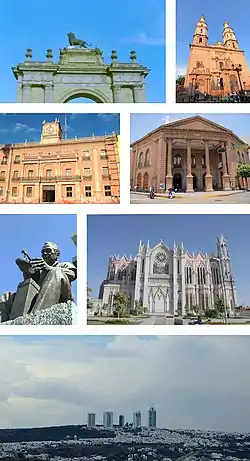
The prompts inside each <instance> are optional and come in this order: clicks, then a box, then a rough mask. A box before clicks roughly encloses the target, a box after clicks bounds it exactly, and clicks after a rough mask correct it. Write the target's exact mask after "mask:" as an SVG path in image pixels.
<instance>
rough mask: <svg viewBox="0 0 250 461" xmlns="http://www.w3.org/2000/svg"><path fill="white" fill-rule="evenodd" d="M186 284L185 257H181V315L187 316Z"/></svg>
mask: <svg viewBox="0 0 250 461" xmlns="http://www.w3.org/2000/svg"><path fill="white" fill-rule="evenodd" d="M185 306H186V283H185V256H184V255H183V256H182V257H181V315H182V316H184V315H185Z"/></svg>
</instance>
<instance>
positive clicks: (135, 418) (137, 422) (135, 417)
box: [133, 411, 141, 429]
mask: <svg viewBox="0 0 250 461" xmlns="http://www.w3.org/2000/svg"><path fill="white" fill-rule="evenodd" d="M133 426H134V428H135V429H136V428H137V427H141V412H140V411H135V413H134V414H133Z"/></svg>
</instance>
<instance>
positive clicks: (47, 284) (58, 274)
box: [0, 242, 77, 322]
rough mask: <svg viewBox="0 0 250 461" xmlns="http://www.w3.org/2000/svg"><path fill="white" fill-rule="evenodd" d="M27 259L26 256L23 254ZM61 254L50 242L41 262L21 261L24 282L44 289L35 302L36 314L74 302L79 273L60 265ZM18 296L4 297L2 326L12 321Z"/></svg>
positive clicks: (0, 307)
mask: <svg viewBox="0 0 250 461" xmlns="http://www.w3.org/2000/svg"><path fill="white" fill-rule="evenodd" d="M23 253H24V254H26V256H28V255H27V253H26V252H23ZM59 256H60V250H59V248H58V246H57V245H56V244H55V243H52V242H46V243H45V244H44V246H43V248H42V257H41V258H34V259H32V258H29V257H28V259H29V260H27V259H23V258H18V259H17V260H16V264H17V265H18V267H19V268H20V270H21V271H22V273H23V279H24V280H27V279H33V280H34V281H35V282H36V284H37V285H38V286H39V287H40V289H39V291H38V293H37V295H36V296H35V298H34V300H33V302H32V309H31V311H32V312H36V311H39V310H41V309H46V308H48V307H51V306H53V305H54V304H58V303H64V302H67V301H70V300H72V301H73V294H72V289H71V282H73V281H74V280H76V278H77V269H76V267H75V266H74V264H72V263H69V262H59V261H58V259H59ZM15 296H16V293H12V292H7V293H4V294H3V295H2V296H1V297H0V314H1V322H5V321H7V320H9V317H10V313H11V308H12V306H13V302H14V299H15Z"/></svg>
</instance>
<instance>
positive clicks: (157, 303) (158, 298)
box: [153, 286, 166, 313]
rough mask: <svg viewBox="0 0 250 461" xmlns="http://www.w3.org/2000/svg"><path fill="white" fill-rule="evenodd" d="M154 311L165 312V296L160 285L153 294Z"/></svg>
mask: <svg viewBox="0 0 250 461" xmlns="http://www.w3.org/2000/svg"><path fill="white" fill-rule="evenodd" d="M153 302H154V312H155V313H163V312H165V309H166V308H165V305H166V296H165V295H164V293H163V290H162V287H161V286H158V288H157V290H156V292H155V294H154V296H153Z"/></svg>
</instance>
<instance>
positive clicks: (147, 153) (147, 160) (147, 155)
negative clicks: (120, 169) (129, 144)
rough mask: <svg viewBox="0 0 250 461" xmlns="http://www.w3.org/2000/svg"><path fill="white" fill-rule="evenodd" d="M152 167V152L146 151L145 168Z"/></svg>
mask: <svg viewBox="0 0 250 461" xmlns="http://www.w3.org/2000/svg"><path fill="white" fill-rule="evenodd" d="M149 165H150V150H149V149H147V150H146V154H145V160H144V166H149Z"/></svg>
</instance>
